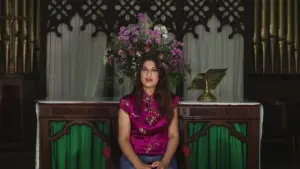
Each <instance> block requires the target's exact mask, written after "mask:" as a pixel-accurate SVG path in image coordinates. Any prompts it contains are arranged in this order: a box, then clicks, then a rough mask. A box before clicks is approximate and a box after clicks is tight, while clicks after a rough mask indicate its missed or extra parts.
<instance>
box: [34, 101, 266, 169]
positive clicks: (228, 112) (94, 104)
mask: <svg viewBox="0 0 300 169" xmlns="http://www.w3.org/2000/svg"><path fill="white" fill-rule="evenodd" d="M179 111H180V115H181V118H180V119H181V121H180V122H181V127H180V128H181V132H180V134H181V135H182V137H181V144H183V145H188V147H189V150H190V153H188V151H185V153H188V154H187V155H188V157H186V158H185V159H178V161H180V162H182V161H184V162H185V166H182V168H185V169H188V168H191V169H193V168H203V169H205V168H208V166H210V167H211V168H215V169H225V168H230V169H235V168H236V169H258V168H260V164H259V163H260V162H259V161H260V160H259V159H260V158H259V154H260V140H261V135H262V121H263V118H262V117H263V110H262V106H261V105H260V104H259V103H250V102H244V101H233V100H224V101H222V100H221V101H218V102H215V103H205V102H196V101H182V102H181V103H180V107H179ZM36 112H37V117H38V133H37V150H36V151H37V155H36V169H54V168H55V169H58V168H59V169H71V168H72V166H79V167H78V168H79V169H81V168H82V169H83V168H84V169H85V168H91V169H92V168H99V167H100V168H111V166H112V164H116V162H114V161H112V159H105V158H104V155H103V151H104V153H105V151H106V150H107V147H112V148H116V147H117V145H116V132H117V131H116V119H117V118H116V117H117V112H118V101H99V100H98V101H39V102H38V103H37V105H36ZM114 152H115V151H114ZM179 154H180V153H179ZM181 154H182V153H181ZM116 158H117V159H116V161H118V158H119V157H116ZM178 158H181V157H178ZM182 158H184V157H182ZM181 164H182V163H181ZM51 166H52V167H51Z"/></svg>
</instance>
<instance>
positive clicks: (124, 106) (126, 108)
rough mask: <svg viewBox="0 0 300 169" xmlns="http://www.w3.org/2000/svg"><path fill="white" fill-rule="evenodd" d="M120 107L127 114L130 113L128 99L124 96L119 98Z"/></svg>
mask: <svg viewBox="0 0 300 169" xmlns="http://www.w3.org/2000/svg"><path fill="white" fill-rule="evenodd" d="M119 107H120V109H122V110H123V111H125V112H126V113H127V114H129V113H130V99H129V98H128V97H126V96H124V97H122V98H121V99H120V104H119Z"/></svg>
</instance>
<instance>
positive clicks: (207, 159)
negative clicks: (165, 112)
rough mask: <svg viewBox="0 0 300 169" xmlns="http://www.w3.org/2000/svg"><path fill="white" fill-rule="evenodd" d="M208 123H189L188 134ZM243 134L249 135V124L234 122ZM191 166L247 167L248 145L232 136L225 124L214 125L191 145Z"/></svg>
mask: <svg viewBox="0 0 300 169" xmlns="http://www.w3.org/2000/svg"><path fill="white" fill-rule="evenodd" d="M205 125H206V123H200V122H198V123H189V124H188V132H189V133H188V134H189V136H192V135H194V133H196V132H197V131H200V130H201V128H202V127H204V126H205ZM232 125H233V126H234V128H235V130H236V131H237V132H239V133H241V134H242V135H243V136H246V135H247V124H237V123H233V124H232ZM189 146H190V149H191V155H190V166H191V168H192V169H194V168H195V169H196V168H199V169H246V163H247V162H246V161H247V145H246V144H245V143H243V142H241V141H240V140H239V139H238V138H236V137H233V136H230V134H229V130H228V129H227V128H226V127H223V126H212V127H210V128H209V130H208V134H207V135H204V136H201V137H200V138H198V139H197V140H195V141H194V142H192V143H191V144H190V145H189Z"/></svg>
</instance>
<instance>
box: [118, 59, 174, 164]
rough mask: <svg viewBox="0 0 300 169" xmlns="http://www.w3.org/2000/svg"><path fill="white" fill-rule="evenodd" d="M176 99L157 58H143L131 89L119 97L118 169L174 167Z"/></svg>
mask: <svg viewBox="0 0 300 169" xmlns="http://www.w3.org/2000/svg"><path fill="white" fill-rule="evenodd" d="M178 101H179V98H178V97H177V96H173V95H172V94H171V93H170V92H169V90H168V83H167V78H166V70H165V69H164V67H163V65H162V63H161V62H160V61H159V59H158V58H153V57H145V58H143V60H142V61H141V62H140V64H139V67H138V68H137V75H136V86H135V90H134V91H133V92H132V93H131V94H129V95H126V96H124V97H122V98H121V100H120V110H119V117H118V126H119V127H118V128H119V136H118V141H119V144H120V148H121V151H122V152H123V155H122V157H121V159H120V169H152V168H156V169H177V164H176V160H175V158H174V153H175V151H176V149H177V146H178V142H179V131H178V111H177V105H178Z"/></svg>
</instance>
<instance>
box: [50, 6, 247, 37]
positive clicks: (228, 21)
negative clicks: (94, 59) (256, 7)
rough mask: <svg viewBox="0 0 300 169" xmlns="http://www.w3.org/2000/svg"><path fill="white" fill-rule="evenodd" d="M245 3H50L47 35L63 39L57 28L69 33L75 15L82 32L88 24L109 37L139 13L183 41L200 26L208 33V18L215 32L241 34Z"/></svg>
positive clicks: (131, 21)
mask: <svg viewBox="0 0 300 169" xmlns="http://www.w3.org/2000/svg"><path fill="white" fill-rule="evenodd" d="M246 1H248V0H236V1H232V0H222V1H218V0H185V1H176V0H156V1H149V0H139V1H134V0H122V1H119V0H97V1H94V0H86V1H68V0H51V1H48V4H47V9H46V10H47V12H45V13H47V14H48V15H47V16H46V18H47V23H48V24H47V32H55V33H56V35H57V36H59V37H60V36H63V35H62V33H61V32H59V30H58V27H59V25H61V24H65V25H67V27H68V29H69V30H70V31H72V29H73V27H72V25H71V20H72V18H73V17H74V16H75V15H76V14H78V15H79V16H80V17H81V19H82V20H83V23H82V25H81V30H85V28H86V26H87V25H88V24H92V25H93V26H94V27H95V28H96V29H95V31H94V32H93V34H92V36H93V37H94V36H97V33H98V32H104V33H106V34H107V35H109V34H110V33H111V32H116V31H117V29H118V27H119V26H121V25H128V24H131V23H135V22H136V15H137V14H138V13H148V15H149V16H150V17H151V18H152V19H153V20H155V21H156V22H155V24H164V25H165V26H167V27H168V28H169V29H170V30H169V31H170V32H173V33H174V34H175V35H176V38H177V39H178V40H182V39H183V37H184V35H185V34H187V33H192V34H193V35H194V37H196V38H198V35H197V33H196V27H197V26H198V25H203V26H204V27H205V29H206V31H210V28H209V26H208V21H209V19H210V18H211V17H212V16H213V15H215V16H216V18H217V19H218V20H219V22H220V26H219V28H218V31H219V32H220V31H222V28H223V27H224V26H230V27H231V28H232V33H231V34H230V35H229V38H232V37H233V36H234V35H235V34H241V35H244V33H245V32H244V25H245V24H244V23H245V20H244V16H245V8H246V7H247V5H246V3H245V2H246Z"/></svg>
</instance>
